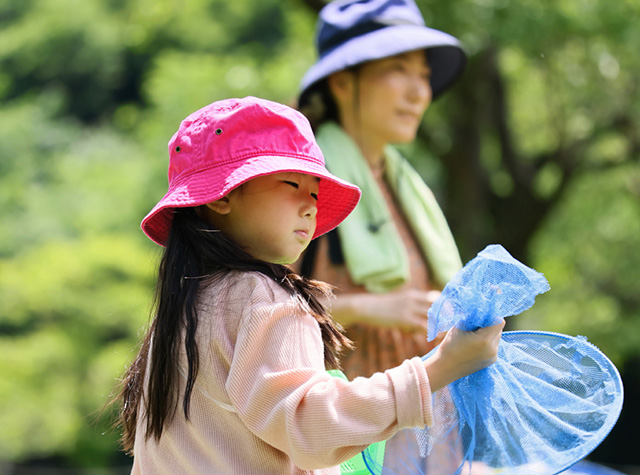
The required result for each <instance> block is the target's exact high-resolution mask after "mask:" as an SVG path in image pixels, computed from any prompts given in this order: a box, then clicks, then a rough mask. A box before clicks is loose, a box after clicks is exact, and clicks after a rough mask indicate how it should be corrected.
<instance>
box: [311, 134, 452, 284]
mask: <svg viewBox="0 0 640 475" xmlns="http://www.w3.org/2000/svg"><path fill="white" fill-rule="evenodd" d="M316 139H317V141H318V144H319V145H320V148H321V149H322V153H323V154H324V157H325V161H326V165H327V168H328V169H329V170H330V171H331V172H332V173H334V174H335V175H337V176H339V177H340V178H343V179H345V180H347V181H350V182H351V183H354V184H356V185H358V186H359V187H360V189H361V190H362V198H361V199H360V202H359V203H358V205H357V206H356V208H355V210H354V211H353V212H352V213H351V215H349V217H348V218H347V219H345V220H344V221H343V222H342V224H340V226H339V227H338V235H339V236H340V244H341V246H342V252H343V255H344V258H345V264H346V266H347V268H348V269H349V274H350V276H351V279H352V280H353V282H354V283H355V284H358V285H364V286H365V288H366V289H367V290H368V291H369V292H375V293H385V292H389V291H392V290H394V289H396V288H398V287H399V286H401V285H402V284H404V283H405V282H407V281H408V280H409V277H410V276H409V257H408V255H407V251H406V249H405V246H404V243H403V242H402V238H401V237H400V233H399V232H398V229H397V228H396V226H395V223H394V222H393V218H392V216H391V212H390V211H389V208H388V207H387V203H386V201H385V199H384V196H383V195H382V191H381V190H380V188H379V187H378V184H377V182H376V179H375V177H374V176H373V173H372V171H371V169H370V167H369V164H368V163H367V160H366V159H365V158H364V157H363V156H362V153H361V152H360V149H359V148H358V146H357V145H356V143H355V142H354V141H353V139H352V138H351V137H350V136H349V135H347V134H346V133H345V132H344V131H343V130H342V128H341V127H340V126H339V125H338V124H336V123H335V122H327V123H325V124H323V125H322V126H321V127H320V128H319V130H317V131H316ZM385 178H386V179H387V182H388V183H389V186H390V188H391V191H392V193H393V195H394V196H395V197H396V199H397V200H398V202H399V203H400V207H401V209H402V211H403V213H404V215H405V216H406V218H407V221H408V222H409V226H410V227H411V229H412V231H413V233H414V235H415V237H416V239H417V241H418V245H419V247H420V249H421V251H422V253H423V256H424V258H425V260H426V262H427V263H428V265H429V268H430V270H431V273H432V277H433V279H434V281H435V282H436V283H437V284H438V286H440V287H443V286H444V285H445V284H446V283H447V282H448V281H449V280H450V279H451V277H453V275H454V274H455V273H456V272H457V271H458V270H460V269H461V268H462V262H461V260H460V255H459V253H458V249H457V247H456V244H455V241H454V239H453V236H452V235H451V231H450V229H449V226H448V224H447V221H446V219H445V217H444V215H443V214H442V210H441V209H440V206H439V205H438V203H437V202H436V199H435V197H434V195H433V192H432V191H431V190H430V189H429V187H428V186H427V185H426V184H425V183H424V180H423V179H422V177H421V176H420V175H419V174H418V172H416V171H415V170H414V169H413V167H412V166H411V165H410V164H409V162H407V160H405V159H404V158H403V157H402V156H401V155H400V153H398V151H397V150H396V149H394V148H393V147H391V146H389V147H387V148H386V149H385Z"/></svg>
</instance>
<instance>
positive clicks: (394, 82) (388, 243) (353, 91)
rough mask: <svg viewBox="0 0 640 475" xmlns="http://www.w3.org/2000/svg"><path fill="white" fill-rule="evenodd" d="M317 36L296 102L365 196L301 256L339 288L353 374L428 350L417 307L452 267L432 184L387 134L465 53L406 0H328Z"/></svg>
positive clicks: (396, 132) (307, 267)
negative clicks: (312, 60)
mask: <svg viewBox="0 0 640 475" xmlns="http://www.w3.org/2000/svg"><path fill="white" fill-rule="evenodd" d="M317 35H318V36H317V47H318V55H319V60H318V61H317V62H316V63H315V64H314V65H313V66H312V67H311V68H310V69H309V71H308V72H307V74H306V75H305V77H304V78H303V80H302V85H301V92H300V97H299V108H300V110H301V111H302V112H304V113H305V114H306V115H307V117H308V118H309V119H310V121H311V123H312V125H314V127H315V132H316V137H317V140H318V144H319V145H320V147H321V148H322V151H323V154H324V155H325V159H326V163H327V167H328V168H329V169H330V170H332V172H333V173H334V174H336V175H338V176H340V177H342V178H344V179H347V180H349V181H351V182H352V183H355V184H357V185H358V186H359V187H360V188H361V189H362V192H363V196H362V200H361V202H360V204H359V205H358V207H357V208H356V210H355V211H354V213H353V214H352V215H351V216H350V217H349V219H347V220H346V221H345V222H344V223H343V224H342V225H341V226H340V227H339V228H338V230H337V232H334V233H332V234H330V235H329V236H327V237H324V238H323V239H320V240H318V241H317V242H316V243H315V246H314V247H312V248H310V249H309V250H308V251H307V253H306V255H305V256H304V258H303V260H302V262H301V263H300V266H301V271H302V272H303V273H306V274H307V275H310V276H312V277H314V278H317V279H319V280H324V281H326V282H330V283H332V284H334V285H335V286H336V288H337V291H336V293H337V299H336V301H335V302H334V303H333V305H332V314H333V316H334V317H335V318H336V319H337V320H338V321H340V322H341V323H342V325H343V326H344V327H345V328H346V330H347V335H348V336H349V337H350V338H351V339H352V340H353V341H354V342H355V344H356V350H355V351H353V352H351V353H349V354H347V355H345V356H344V358H343V369H344V371H345V373H346V374H347V376H348V377H349V378H354V377H356V376H369V375H371V374H373V373H374V372H376V371H382V370H384V369H385V368H388V367H390V366H393V365H396V364H399V363H401V362H402V361H403V360H405V359H407V358H410V357H412V356H415V355H423V354H425V353H426V352H428V351H429V349H430V347H429V345H428V344H427V342H426V338H425V334H426V332H425V329H426V321H427V310H428V308H429V306H430V305H431V303H432V302H433V301H434V300H435V298H437V296H438V294H439V292H438V289H441V288H442V286H444V284H445V283H446V282H447V281H448V280H449V279H450V278H451V277H452V276H453V274H454V273H455V272H456V271H457V270H459V269H460V267H461V262H460V257H459V254H458V251H457V248H456V245H455V242H454V240H453V238H452V236H451V232H450V230H449V228H448V225H447V223H446V220H445V218H444V216H443V214H442V212H441V210H440V208H439V206H438V205H437V203H436V201H435V198H434V197H433V194H432V193H431V191H430V190H429V189H428V188H427V187H426V185H425V184H424V182H423V181H422V179H421V178H420V177H419V175H418V174H417V173H416V171H415V170H414V169H413V168H412V167H411V166H410V165H409V164H408V162H407V161H406V160H404V159H403V158H402V157H401V156H400V155H399V153H398V152H397V151H396V150H395V149H393V148H392V147H391V146H390V144H392V143H408V142H411V141H413V140H414V139H415V136H416V132H417V129H418V126H419V124H420V121H421V119H422V116H423V113H424V112H425V111H426V109H427V107H428V106H429V104H430V102H431V100H432V99H433V98H435V97H437V96H438V95H440V94H441V93H442V92H443V91H444V90H445V89H446V88H447V87H449V86H450V85H451V84H452V83H453V82H454V81H455V80H456V79H457V78H458V76H459V75H460V73H461V71H462V69H463V67H464V64H465V54H464V52H463V50H462V49H461V47H460V45H459V42H458V40H456V39H455V38H454V37H452V36H450V35H448V34H446V33H443V32H441V31H437V30H434V29H431V28H427V27H426V26H425V24H424V20H423V18H422V15H421V13H420V11H419V9H418V8H417V6H416V5H415V3H413V0H402V1H398V0H395V1H392V0H364V1H353V0H349V1H337V2H332V3H330V4H328V5H327V6H326V7H325V8H324V9H323V10H322V11H321V12H320V16H319V20H318V27H317Z"/></svg>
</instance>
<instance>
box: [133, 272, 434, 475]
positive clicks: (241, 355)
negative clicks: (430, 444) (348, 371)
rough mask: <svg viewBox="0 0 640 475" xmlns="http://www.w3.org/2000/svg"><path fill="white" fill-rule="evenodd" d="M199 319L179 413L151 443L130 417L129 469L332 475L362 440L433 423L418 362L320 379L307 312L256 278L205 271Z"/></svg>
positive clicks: (317, 341) (317, 345) (319, 350)
mask: <svg viewBox="0 0 640 475" xmlns="http://www.w3.org/2000/svg"><path fill="white" fill-rule="evenodd" d="M198 315H199V325H198V331H197V341H198V348H199V350H200V371H199V374H198V378H197V381H196V384H195V388H194V392H193V395H192V399H191V410H190V418H189V420H185V418H184V414H183V412H182V410H181V409H178V412H177V413H176V415H175V417H174V419H173V421H172V422H171V423H169V424H168V425H166V426H165V429H164V431H163V434H162V437H161V439H160V441H159V442H156V441H155V439H153V438H150V439H148V440H145V437H144V433H143V431H144V422H145V421H144V418H143V417H142V416H141V417H139V419H138V429H137V435H136V441H135V448H134V466H133V470H132V473H133V474H138V473H143V474H154V475H155V474H203V473H207V474H254V473H255V474H301V473H310V474H336V475H337V474H339V473H340V470H339V468H338V465H339V464H340V463H341V462H343V461H345V460H347V459H349V458H351V457H352V456H354V455H356V454H357V453H359V452H360V451H362V450H363V449H364V448H365V447H366V446H367V445H369V444H371V443H373V442H377V441H380V440H385V439H388V438H390V437H391V436H392V435H394V434H395V433H396V432H397V431H398V430H400V429H403V428H408V427H424V426H425V425H430V424H431V422H432V408H431V391H430V387H429V381H428V378H427V373H426V371H425V369H424V365H423V363H422V361H421V360H420V359H419V358H413V359H411V360H406V361H404V362H403V363H402V364H401V365H400V366H397V367H395V368H392V369H389V370H387V371H385V372H384V373H376V374H374V375H373V376H371V377H369V378H357V379H355V380H354V381H351V382H347V381H343V380H341V379H339V378H334V377H331V376H330V375H329V374H328V373H327V372H325V367H324V358H323V351H324V350H323V343H322V338H321V334H320V327H319V326H318V324H317V322H316V320H315V319H314V318H313V317H312V316H311V315H310V314H309V313H308V312H307V311H306V310H305V308H304V307H303V306H302V305H301V304H300V303H299V301H298V300H296V299H295V298H293V297H291V296H290V295H289V294H288V292H286V291H285V290H284V289H282V288H281V287H280V286H279V285H278V284H277V283H275V282H273V281H271V280H270V279H268V278H267V277H265V276H263V275H261V274H258V273H243V272H231V273H228V274H226V275H224V276H221V277H218V278H215V279H211V280H210V281H208V282H207V283H206V285H204V286H203V290H202V292H201V295H200V298H199V304H198ZM181 365H182V366H183V368H185V369H186V356H185V355H184V354H183V355H181ZM185 374H186V371H185ZM185 382H186V378H184V377H182V378H181V394H182V391H183V390H184V384H185ZM179 407H180V408H181V404H180V405H179ZM142 410H144V408H142ZM141 414H142V413H141Z"/></svg>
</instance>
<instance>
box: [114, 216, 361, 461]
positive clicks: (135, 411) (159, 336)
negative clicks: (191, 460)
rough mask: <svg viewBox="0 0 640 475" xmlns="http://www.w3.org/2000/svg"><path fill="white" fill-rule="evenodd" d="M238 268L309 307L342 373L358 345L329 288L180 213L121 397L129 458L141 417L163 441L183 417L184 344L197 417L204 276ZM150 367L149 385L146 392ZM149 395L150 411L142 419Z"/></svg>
mask: <svg viewBox="0 0 640 475" xmlns="http://www.w3.org/2000/svg"><path fill="white" fill-rule="evenodd" d="M230 270H241V271H254V272H260V273H262V274H264V275H266V276H268V277H270V278H272V279H273V280H274V281H275V282H277V283H278V284H280V285H281V286H282V287H283V288H285V289H286V290H288V291H289V292H290V293H291V295H293V296H295V297H297V298H298V299H299V300H300V302H301V304H302V305H305V306H307V308H308V310H309V312H310V313H311V314H312V315H313V316H314V317H315V318H316V320H317V321H318V324H319V325H320V329H321V332H322V340H323V342H324V360H325V365H326V367H327V368H329V369H332V368H338V367H339V355H340V353H341V351H342V350H343V349H344V348H350V347H351V342H350V341H349V340H348V339H347V338H346V336H344V334H343V333H342V329H341V328H340V326H339V325H338V324H337V323H335V322H334V321H333V320H332V319H331V317H330V315H329V314H328V312H327V310H326V308H325V307H324V305H323V303H322V302H323V300H324V299H326V298H328V297H330V295H331V287H330V286H329V285H328V284H324V283H322V282H318V281H313V280H309V279H307V278H305V277H302V276H299V275H298V274H296V273H295V272H293V271H292V270H291V269H289V268H288V267H286V266H283V265H279V264H271V263H268V262H264V261H259V260H256V259H254V258H253V257H251V256H250V255H249V254H248V253H246V252H244V251H243V250H242V249H241V248H239V247H238V246H237V245H236V244H235V243H234V242H232V241H231V240H229V239H228V238H227V237H226V236H225V235H224V234H223V233H222V232H219V231H217V230H215V229H213V228H212V227H211V226H210V225H208V224H207V223H206V222H205V221H203V220H202V219H200V217H199V215H198V212H197V210H196V209H195V208H178V209H176V210H175V214H174V217H173V224H172V226H171V233H170V236H169V240H168V242H167V246H166V248H165V250H164V254H163V256H162V259H161V262H160V266H159V272H158V285H157V287H156V293H155V299H154V310H153V313H154V318H153V320H152V322H151V326H150V328H149V331H148V332H147V334H146V335H145V338H144V341H143V343H142V346H141V348H140V352H139V353H138V356H137V357H136V359H135V360H134V361H133V363H132V364H131V366H130V367H129V368H128V370H127V371H126V373H125V376H124V378H123V381H122V383H121V391H120V396H119V397H118V399H119V400H121V401H122V403H123V405H122V409H121V412H120V417H119V424H120V425H122V431H123V435H122V445H123V448H124V450H125V451H126V452H127V453H131V452H132V451H133V444H134V440H135V436H136V426H137V421H138V417H141V416H144V417H146V427H145V437H146V438H149V437H151V436H153V437H154V438H155V439H156V440H159V439H160V436H161V435H162V430H163V428H164V426H165V424H168V423H170V422H171V420H172V419H173V417H174V416H175V414H176V411H177V409H178V406H179V400H178V399H179V397H178V392H179V384H178V382H179V372H178V356H179V353H180V349H181V345H182V344H184V348H185V351H186V355H187V361H188V371H187V372H188V374H187V383H186V389H185V394H184V399H183V401H182V411H183V412H184V416H185V417H186V418H187V419H188V418H189V405H190V401H191V393H192V392H193V387H194V384H195V381H196V376H197V374H198V367H199V357H198V347H197V345H196V330H197V328H198V315H197V312H196V298H197V295H198V289H199V287H200V283H201V281H202V279H203V278H204V277H207V276H211V275H213V274H217V273H220V272H225V271H230ZM183 334H184V340H183V339H182V335H183ZM147 367H148V368H149V369H148V370H149V378H148V381H149V384H148V387H147V388H146V391H145V388H143V385H144V381H145V372H146V371H147ZM143 397H144V398H145V399H144V402H145V407H146V411H145V414H140V410H141V408H142V405H141V402H142V398H143Z"/></svg>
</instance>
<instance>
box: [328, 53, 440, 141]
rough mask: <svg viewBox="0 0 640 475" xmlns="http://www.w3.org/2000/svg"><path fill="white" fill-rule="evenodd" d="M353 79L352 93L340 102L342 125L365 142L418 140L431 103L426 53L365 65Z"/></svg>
mask: <svg viewBox="0 0 640 475" xmlns="http://www.w3.org/2000/svg"><path fill="white" fill-rule="evenodd" d="M345 73H347V74H348V75H351V76H352V79H351V87H352V88H353V89H352V90H351V91H350V95H351V97H352V99H351V100H349V99H348V97H349V94H347V93H345V94H343V95H342V98H340V97H338V98H336V99H337V101H338V103H339V105H338V107H339V110H340V114H341V121H342V122H343V123H342V125H343V127H345V129H347V131H348V127H349V126H348V125H347V122H348V121H351V122H353V124H351V126H352V127H353V130H354V131H355V133H359V134H361V135H362V137H363V138H367V139H369V138H370V137H377V138H378V139H379V140H380V141H381V142H382V143H383V144H384V145H386V144H388V143H406V142H411V141H413V140H414V139H415V136H416V132H417V130H418V126H419V125H420V121H421V120H422V116H423V114H424V112H425V110H426V109H427V107H428V106H429V104H430V103H431V85H430V82H429V80H430V76H431V69H430V67H429V65H428V63H427V56H426V54H425V52H424V50H419V51H411V52H408V53H403V54H399V55H397V56H391V57H389V58H383V59H379V60H375V61H370V62H368V63H364V64H362V65H361V66H360V67H359V68H358V71H356V72H346V71H345Z"/></svg>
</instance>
